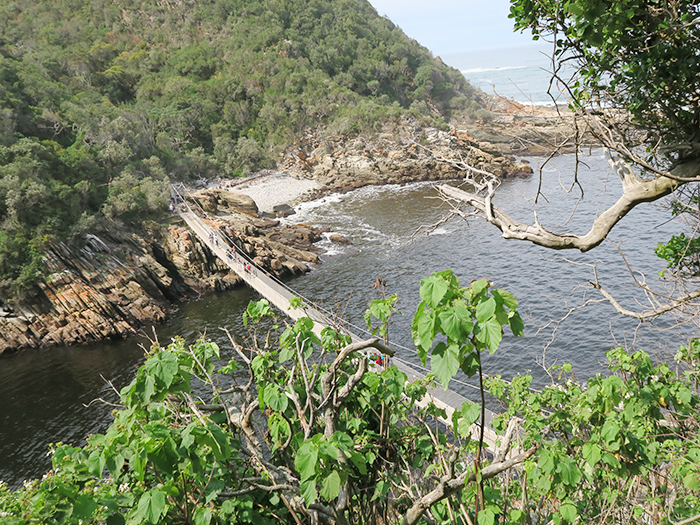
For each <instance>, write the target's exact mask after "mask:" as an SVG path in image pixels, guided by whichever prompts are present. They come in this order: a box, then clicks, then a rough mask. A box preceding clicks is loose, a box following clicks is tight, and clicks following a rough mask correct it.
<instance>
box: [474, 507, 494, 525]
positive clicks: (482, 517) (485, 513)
mask: <svg viewBox="0 0 700 525" xmlns="http://www.w3.org/2000/svg"><path fill="white" fill-rule="evenodd" d="M476 521H477V523H478V524H479V525H494V523H496V514H495V513H494V512H493V510H491V509H484V510H480V511H479V514H478V516H477V517H476Z"/></svg>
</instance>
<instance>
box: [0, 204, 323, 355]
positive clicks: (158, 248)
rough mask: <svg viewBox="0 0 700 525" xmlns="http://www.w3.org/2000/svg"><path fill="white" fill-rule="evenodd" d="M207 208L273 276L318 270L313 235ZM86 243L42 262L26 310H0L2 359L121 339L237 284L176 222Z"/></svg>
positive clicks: (51, 253) (237, 211)
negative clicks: (183, 304) (42, 274)
mask: <svg viewBox="0 0 700 525" xmlns="http://www.w3.org/2000/svg"><path fill="white" fill-rule="evenodd" d="M202 196H203V197H204V198H205V199H206V198H209V197H210V195H207V193H206V192H205V193H203V194H202ZM246 199H247V198H246ZM244 200H245V199H244ZM212 201H213V206H214V208H213V211H214V213H213V214H212V215H211V216H212V217H213V218H212V219H211V220H212V223H213V224H214V225H215V226H217V227H218V228H219V229H220V231H221V232H222V237H223V234H224V233H225V234H226V235H227V236H228V237H229V238H231V239H233V240H234V242H235V244H236V245H237V246H238V248H239V249H241V250H242V251H243V252H245V253H246V254H247V255H248V256H249V257H250V258H251V259H253V260H254V261H255V262H256V263H257V264H258V265H259V266H262V267H264V268H266V269H267V270H268V271H270V272H271V273H273V274H276V275H278V276H283V275H289V274H300V273H304V272H305V271H307V270H308V266H307V263H309V262H318V254H317V253H316V251H315V249H314V247H313V244H312V243H313V242H315V241H316V240H318V239H320V233H319V232H318V231H317V230H316V229H315V228H311V227H308V226H305V225H298V226H280V224H279V221H276V220H260V219H257V218H254V217H252V216H251V215H249V214H248V213H246V210H245V209H243V208H241V207H240V206H239V207H236V208H233V207H228V208H227V209H225V210H224V213H221V210H219V209H218V206H217V204H216V198H215V197H213V198H212ZM251 202H252V201H251ZM247 204H248V205H249V204H250V203H247ZM253 206H255V205H254V204H253ZM87 241H88V242H87V245H86V247H85V248H84V249H83V250H81V251H80V253H74V252H72V251H71V250H69V249H68V248H67V247H66V246H65V245H63V244H58V245H55V246H53V247H52V248H51V249H50V250H48V251H47V254H46V257H45V259H44V264H45V269H46V275H47V278H46V279H45V282H43V283H40V284H39V285H38V287H37V288H36V289H35V290H34V291H33V294H31V296H30V297H29V298H28V300H26V301H25V302H24V303H23V304H21V305H19V306H15V307H14V308H10V307H8V306H5V307H3V308H0V353H3V352H11V351H15V350H18V349H22V348H29V347H41V346H51V345H67V344H74V343H84V342H89V341H97V340H101V339H105V338H110V337H124V336H127V335H129V334H131V333H134V332H135V331H136V330H138V329H139V328H141V327H143V326H147V325H150V324H155V323H159V322H162V321H163V320H165V319H166V317H167V315H168V312H169V311H170V309H171V305H172V304H173V303H175V302H176V301H179V300H182V299H184V298H188V297H191V296H194V295H197V294H200V293H203V292H207V291H213V290H226V289H230V288H232V287H234V286H236V285H238V284H240V283H241V280H240V279H239V278H238V277H237V276H236V275H235V274H234V273H233V272H232V271H230V270H229V268H228V267H227V266H226V265H225V264H224V263H222V262H221V261H219V259H218V258H217V257H215V256H214V255H213V254H212V253H211V251H210V250H209V249H208V248H207V246H206V245H205V244H203V243H202V242H200V240H199V239H197V238H196V237H195V236H194V235H193V234H191V233H190V232H189V231H188V230H187V229H186V228H185V227H184V223H182V222H181V221H179V220H176V219H175V218H173V223H172V224H171V225H170V226H168V227H165V226H163V227H157V228H155V227H154V228H152V229H151V230H150V231H148V232H146V233H145V234H141V235H136V234H132V235H123V234H120V233H114V232H110V233H105V234H102V235H101V236H100V237H97V236H94V235H93V236H89V237H88V240H87Z"/></svg>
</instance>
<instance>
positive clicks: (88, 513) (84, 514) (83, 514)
mask: <svg viewBox="0 0 700 525" xmlns="http://www.w3.org/2000/svg"><path fill="white" fill-rule="evenodd" d="M96 509H97V502H96V501H95V500H94V499H93V498H92V496H89V495H87V494H81V495H80V496H78V497H77V498H76V499H75V501H74V502H73V516H75V517H76V518H78V519H79V520H85V521H87V520H89V519H90V518H91V517H92V513H93V512H95V510H96Z"/></svg>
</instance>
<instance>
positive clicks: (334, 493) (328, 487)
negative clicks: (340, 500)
mask: <svg viewBox="0 0 700 525" xmlns="http://www.w3.org/2000/svg"><path fill="white" fill-rule="evenodd" d="M338 494H340V475H339V474H338V472H337V471H335V470H334V471H332V472H331V473H330V474H329V475H328V476H327V477H326V479H324V480H323V483H322V484H321V497H322V498H324V499H326V500H332V499H335V498H337V497H338Z"/></svg>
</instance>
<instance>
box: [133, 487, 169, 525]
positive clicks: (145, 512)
mask: <svg viewBox="0 0 700 525" xmlns="http://www.w3.org/2000/svg"><path fill="white" fill-rule="evenodd" d="M165 508H166V499H165V494H163V492H162V491H161V490H160V489H159V488H158V487H156V488H153V489H151V490H149V491H148V492H146V493H145V494H144V495H143V496H141V499H139V505H138V509H137V510H136V514H137V516H139V517H141V518H142V519H144V520H146V521H148V522H149V523H158V521H159V520H160V518H161V517H162V516H163V515H164V514H165Z"/></svg>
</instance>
